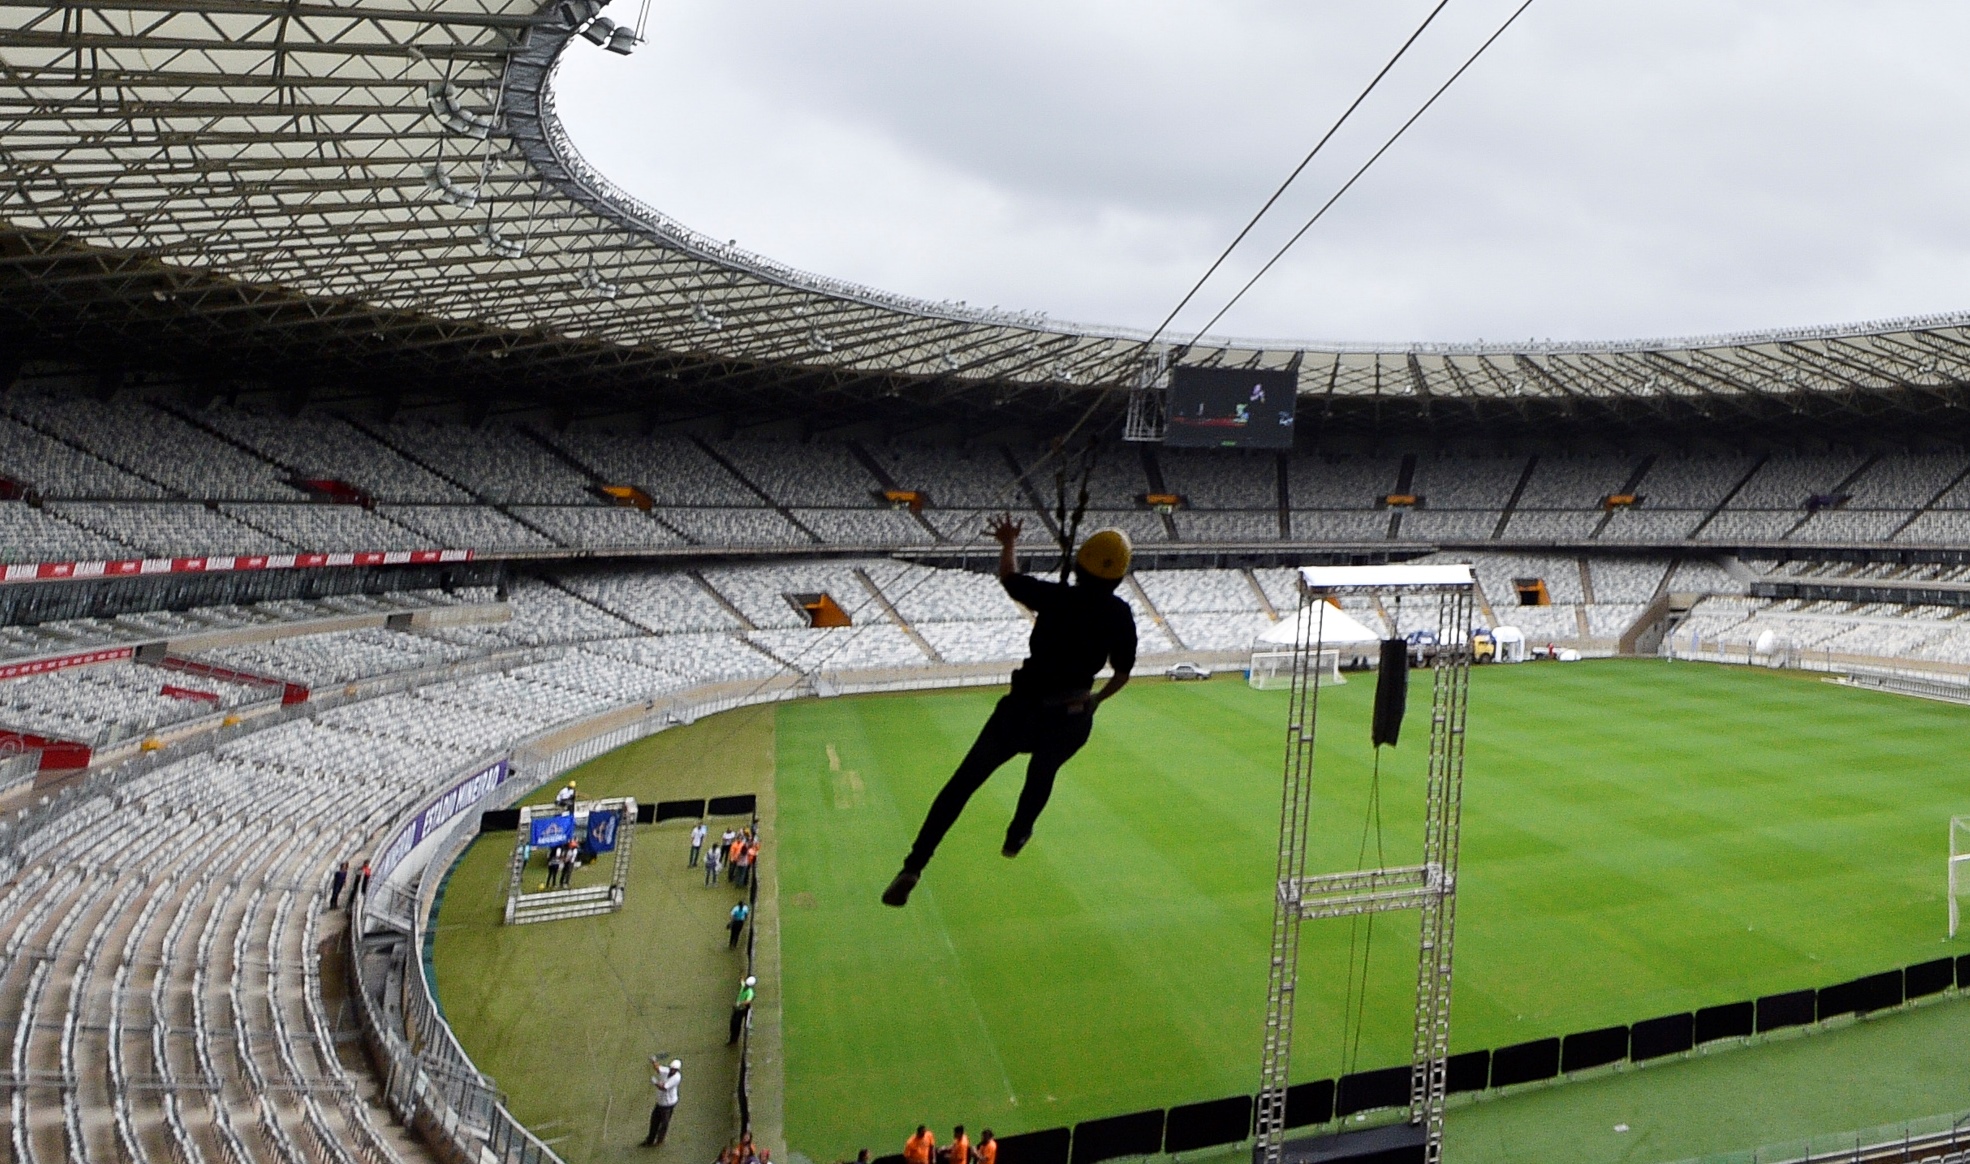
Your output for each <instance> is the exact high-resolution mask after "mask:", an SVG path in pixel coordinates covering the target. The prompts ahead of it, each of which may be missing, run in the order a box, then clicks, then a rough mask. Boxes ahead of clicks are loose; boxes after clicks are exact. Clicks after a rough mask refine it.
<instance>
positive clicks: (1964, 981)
mask: <svg viewBox="0 0 1970 1164" xmlns="http://www.w3.org/2000/svg"><path fill="white" fill-rule="evenodd" d="M1956 985H1957V986H1958V988H1960V989H1963V990H1970V954H1958V955H1957V956H1956Z"/></svg>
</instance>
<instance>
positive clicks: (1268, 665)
mask: <svg viewBox="0 0 1970 1164" xmlns="http://www.w3.org/2000/svg"><path fill="white" fill-rule="evenodd" d="M1315 665H1316V666H1317V667H1318V668H1319V669H1320V675H1321V682H1323V683H1346V682H1347V680H1346V679H1343V678H1341V651H1340V648H1338V647H1328V648H1326V649H1325V650H1322V651H1321V652H1320V658H1319V661H1318V662H1317V663H1316V664H1315ZM1245 681H1246V682H1248V683H1250V684H1251V685H1252V687H1253V688H1254V689H1256V690H1259V691H1285V690H1287V689H1289V688H1291V687H1292V686H1293V652H1292V651H1253V652H1252V661H1251V664H1250V665H1249V666H1248V668H1247V669H1246V671H1245Z"/></svg>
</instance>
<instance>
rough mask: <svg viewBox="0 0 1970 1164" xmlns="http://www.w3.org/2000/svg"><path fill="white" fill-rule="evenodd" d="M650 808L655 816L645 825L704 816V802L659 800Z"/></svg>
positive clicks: (715, 814) (714, 814)
mask: <svg viewBox="0 0 1970 1164" xmlns="http://www.w3.org/2000/svg"><path fill="white" fill-rule="evenodd" d="M651 808H652V809H653V810H654V812H655V815H654V816H653V817H652V818H651V820H650V821H646V822H644V823H646V824H647V823H653V822H655V821H665V820H694V819H696V818H698V817H701V816H703V815H704V814H705V802H704V801H702V800H659V801H657V802H656V803H655V804H654V805H651ZM747 811H750V810H747ZM712 815H713V816H720V815H723V814H721V813H713V814H712Z"/></svg>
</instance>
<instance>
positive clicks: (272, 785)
mask: <svg viewBox="0 0 1970 1164" xmlns="http://www.w3.org/2000/svg"><path fill="white" fill-rule="evenodd" d="M224 767H225V766H224V765H223V764H222V763H221V762H220V761H218V760H216V759H215V758H213V757H209V756H208V757H197V758H192V759H187V760H183V761H180V762H178V763H177V764H175V765H169V766H166V767H164V768H162V769H160V770H159V771H158V772H156V773H153V774H152V775H151V776H149V777H139V778H138V779H137V780H135V781H132V782H131V783H130V784H129V785H127V786H126V787H125V788H124V789H121V790H119V791H118V792H116V793H114V794H112V795H108V796H102V797H98V798H96V800H97V801H98V803H95V804H85V805H82V806H78V808H77V809H76V810H75V811H74V812H73V813H71V814H70V817H69V818H67V819H64V820H62V821H59V822H55V823H53V824H51V825H50V827H49V828H47V829H46V830H45V832H46V833H47V834H49V835H47V836H46V838H45V839H43V838H42V836H41V835H40V834H37V836H36V837H34V838H30V840H35V841H40V842H41V843H39V844H38V845H34V846H33V849H34V850H35V851H32V852H29V853H27V854H26V859H25V860H24V861H23V862H22V864H21V865H20V867H19V868H17V869H15V870H14V871H13V873H12V875H11V876H10V877H8V878H7V879H6V881H5V882H4V883H0V935H4V946H0V949H4V955H0V957H3V959H4V960H3V961H0V1032H6V1033H8V1034H9V1035H10V1039H9V1052H10V1053H9V1061H8V1075H9V1081H10V1083H11V1087H10V1088H9V1090H10V1097H9V1098H10V1102H9V1103H8V1105H7V1107H6V1109H5V1118H6V1122H7V1124H8V1127H7V1142H8V1145H9V1148H10V1154H11V1155H12V1157H13V1158H14V1159H15V1160H18V1161H21V1162H22V1164H33V1162H35V1161H69V1162H87V1161H92V1160H102V1161H110V1160H119V1161H134V1162H143V1161H149V1160H160V1161H165V1160H168V1161H173V1162H174V1164H196V1162H199V1161H207V1160H210V1161H224V1162H226V1164H247V1162H249V1161H260V1160H266V1161H279V1162H281V1164H396V1162H399V1161H417V1160H422V1159H427V1158H428V1156H427V1154H426V1152H425V1151H424V1149H423V1148H422V1147H421V1146H420V1145H419V1144H418V1143H417V1142H416V1141H415V1140H413V1139H411V1138H410V1137H408V1136H407V1135H404V1134H403V1133H402V1132H401V1131H400V1130H395V1129H389V1128H387V1127H386V1126H384V1123H383V1119H382V1113H381V1111H380V1109H379V1108H377V1107H376V1105H375V1103H374V1098H373V1096H372V1095H370V1094H368V1093H367V1092H368V1087H367V1083H366V1080H365V1079H364V1076H363V1074H362V1073H361V1072H359V1071H352V1070H351V1069H350V1066H351V1065H350V1064H349V1063H347V1062H345V1061H344V1060H343V1059H342V1058H341V1057H340V1056H339V1054H338V1050H337V1048H338V1040H337V1037H336V1034H335V1028H336V1026H337V1025H339V1024H333V1023H331V1021H330V1019H329V1015H330V1014H331V1013H333V1012H331V1011H330V1010H329V1009H328V1004H327V1002H326V1000H324V998H323V997H322V991H321V981H322V979H321V975H320V972H319V968H318V960H319V952H320V951H321V950H322V949H323V948H325V945H326V944H327V943H331V942H333V941H335V940H336V939H335V938H334V936H333V931H335V930H338V929H340V928H341V925H342V920H343V919H342V915H341V914H339V913H334V914H324V912H323V911H324V909H325V907H326V905H327V900H326V899H327V885H326V881H327V874H328V872H329V871H330V870H331V869H332V868H333V867H334V865H335V863H336V862H337V861H339V860H343V859H346V858H351V857H356V856H358V855H359V854H360V853H361V852H362V851H363V849H364V845H365V844H366V842H368V841H369V840H371V839H372V838H373V836H374V835H375V834H376V833H377V832H378V831H380V830H381V829H382V828H383V827H384V826H385V825H387V824H388V823H390V821H391V820H392V819H393V818H394V815H395V814H396V812H397V811H399V804H400V801H401V797H400V796H398V797H390V798H378V797H375V796H371V795H368V791H369V790H367V789H365V788H364V787H362V785H361V783H360V782H359V781H352V782H349V783H348V784H347V786H346V787H345V788H344V789H343V790H342V794H341V795H339V796H338V795H330V796H318V797H314V798H304V797H301V796H297V795H294V794H293V793H294V792H295V788H294V786H292V785H291V784H289V782H287V781H285V780H282V779H280V778H278V777H277V776H275V775H273V774H271V773H268V774H266V775H267V779H266V781H265V782H266V784H267V785H268V786H269V787H268V788H266V789H264V790H261V789H254V788H249V787H248V786H247V785H246V783H245V781H244V780H242V778H241V777H240V776H239V775H238V774H237V773H231V774H228V773H226V772H225V771H224ZM208 784H216V785H217V786H218V787H219V791H220V798H219V803H218V804H217V805H216V806H215V805H214V803H213V800H212V798H211V797H210V796H209V795H206V793H208V792H209V791H210V788H209V787H207V785H208ZM262 797H264V799H263V798H262ZM325 931H326V934H325Z"/></svg>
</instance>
